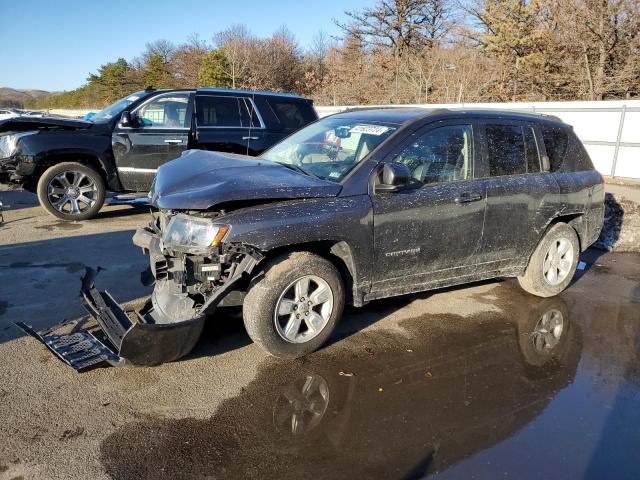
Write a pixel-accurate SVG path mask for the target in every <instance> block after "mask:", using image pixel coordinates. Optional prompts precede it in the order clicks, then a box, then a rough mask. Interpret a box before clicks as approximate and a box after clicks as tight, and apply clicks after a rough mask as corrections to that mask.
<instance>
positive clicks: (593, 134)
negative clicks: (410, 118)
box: [316, 100, 640, 179]
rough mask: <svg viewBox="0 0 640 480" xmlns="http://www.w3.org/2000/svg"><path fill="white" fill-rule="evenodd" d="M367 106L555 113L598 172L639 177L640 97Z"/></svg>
mask: <svg viewBox="0 0 640 480" xmlns="http://www.w3.org/2000/svg"><path fill="white" fill-rule="evenodd" d="M364 106H365V105H362V106H359V107H364ZM366 106H367V107H375V106H379V107H393V106H397V107H400V106H412V107H424V108H458V109H459V108H465V109H500V110H513V111H521V112H533V113H542V114H549V115H555V116H557V117H559V118H560V119H562V121H563V122H565V123H568V124H569V125H572V126H573V128H574V130H575V132H576V134H577V135H578V137H579V138H580V140H582V143H584V146H585V147H586V149H587V151H588V152H589V156H590V157H591V160H592V161H593V164H594V166H595V167H596V169H597V170H598V171H599V172H600V173H602V174H603V175H607V176H611V177H625V178H634V179H640V100H615V101H600V102H531V103H456V104H423V105H366ZM349 108H358V107H356V106H351V107H345V106H340V107H322V106H316V110H317V111H318V115H320V116H321V117H324V116H327V115H331V114H332V113H338V112H341V111H344V110H347V109H349Z"/></svg>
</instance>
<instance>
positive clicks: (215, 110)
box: [196, 95, 260, 128]
mask: <svg viewBox="0 0 640 480" xmlns="http://www.w3.org/2000/svg"><path fill="white" fill-rule="evenodd" d="M196 119H197V121H198V126H199V127H236V128H248V127H252V128H258V127H260V120H259V119H258V115H257V114H256V112H255V110H254V109H253V105H252V104H251V102H250V101H249V100H247V99H245V98H240V97H223V96H214V95H199V96H196Z"/></svg>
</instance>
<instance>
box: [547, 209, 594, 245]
mask: <svg viewBox="0 0 640 480" xmlns="http://www.w3.org/2000/svg"><path fill="white" fill-rule="evenodd" d="M556 223H566V224H567V225H569V226H570V227H571V228H573V229H574V230H575V232H576V235H577V236H578V245H579V246H580V251H581V252H583V251H584V246H583V245H584V244H585V242H584V238H585V235H586V230H585V229H586V225H585V222H584V213H571V214H567V215H558V216H556V217H554V218H552V219H551V221H550V222H549V223H548V224H547V226H546V228H545V229H544V232H543V234H542V236H541V237H540V238H539V239H538V243H539V242H540V240H542V239H543V238H544V236H545V235H546V233H547V231H549V229H550V228H551V227H553V226H554V225H555V224H556ZM536 245H537V244H536Z"/></svg>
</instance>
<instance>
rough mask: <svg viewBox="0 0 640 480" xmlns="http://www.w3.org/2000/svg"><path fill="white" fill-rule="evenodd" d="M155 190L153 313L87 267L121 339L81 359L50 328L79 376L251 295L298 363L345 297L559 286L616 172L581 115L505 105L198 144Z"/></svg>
mask: <svg viewBox="0 0 640 480" xmlns="http://www.w3.org/2000/svg"><path fill="white" fill-rule="evenodd" d="M149 196H150V199H151V203H152V204H153V205H154V206H155V207H157V208H158V209H159V213H158V215H157V217H156V219H155V220H154V221H153V222H152V223H151V224H150V225H149V226H148V227H146V228H140V229H138V230H137V232H136V234H135V236H134V238H133V241H134V243H135V244H136V245H138V246H140V247H142V248H143V250H144V251H145V252H148V254H149V263H150V268H149V271H148V272H147V275H145V276H144V277H145V278H146V279H148V280H150V281H155V287H154V291H153V293H152V295H151V297H150V298H149V299H148V300H147V303H146V304H145V306H144V307H143V308H142V309H141V310H140V311H138V312H137V316H135V315H133V316H127V315H126V314H125V312H124V311H123V310H122V309H121V308H120V307H119V306H118V305H117V303H116V302H115V300H114V299H113V298H111V297H110V296H109V295H108V294H106V293H100V292H98V291H97V290H96V288H95V286H94V285H93V276H92V275H87V277H85V281H84V282H83V287H82V292H83V296H84V298H85V304H86V306H87V309H88V310H89V311H90V312H92V314H93V316H94V317H95V318H96V320H97V322H98V324H99V325H100V326H101V328H102V329H103V330H104V331H105V333H106V334H107V337H108V338H109V339H110V345H111V347H109V348H107V347H106V346H104V345H102V344H101V345H102V346H99V347H96V349H95V351H97V352H101V353H100V354H99V355H98V354H95V355H93V354H92V355H86V356H82V357H81V359H82V362H76V363H75V364H74V362H73V361H70V359H71V357H65V356H64V350H65V349H69V348H71V349H74V348H76V347H74V346H73V344H74V342H69V341H68V339H62V340H60V339H56V340H51V339H46V338H42V337H40V338H41V340H43V342H44V343H45V344H46V345H47V346H48V347H49V348H51V349H52V350H54V351H56V348H57V347H56V345H57V344H56V342H58V340H60V342H59V343H60V345H59V349H61V350H62V352H60V351H58V354H59V355H60V356H61V357H63V358H66V360H67V361H68V362H69V363H70V364H71V365H73V366H74V367H75V368H85V367H87V366H88V365H91V364H94V363H97V362H100V361H104V359H105V358H107V359H108V361H110V362H112V363H118V362H119V361H120V359H121V358H125V359H127V360H128V361H130V362H133V363H143V364H149V363H150V364H153V363H159V362H162V361H168V360H173V359H176V358H179V357H180V356H182V355H185V354H186V353H188V352H189V351H190V350H191V348H192V347H193V345H194V344H195V342H196V340H197V339H198V337H199V335H200V332H201V331H202V327H203V324H204V321H205V318H206V316H207V315H209V316H210V315H211V314H212V313H214V311H215V309H216V307H217V306H233V305H235V306H239V305H242V308H243V317H244V323H245V326H246V329H247V332H248V333H249V336H250V337H251V338H252V339H253V340H254V341H255V342H256V343H258V344H259V345H260V346H262V347H263V348H264V349H265V350H266V351H267V352H269V353H271V354H273V355H276V356H279V357H286V358H294V357H299V356H302V355H305V354H307V353H310V352H312V351H314V350H316V349H317V348H319V347H320V346H321V345H322V344H323V343H324V342H325V341H326V340H327V339H328V338H329V336H330V335H331V333H332V331H333V329H334V327H335V326H336V323H337V322H338V321H339V319H340V317H341V316H342V311H343V308H344V306H345V305H346V304H351V305H354V306H356V307H357V306H361V305H364V304H365V303H367V302H369V301H371V300H374V299H380V298H385V297H392V296H396V295H403V294H408V293H413V292H419V291H425V290H430V289H435V288H441V287H448V286H453V285H461V284H465V283H469V282H474V281H479V280H485V279H490V278H498V277H516V278H517V279H518V282H519V284H520V286H521V287H522V288H523V289H524V290H525V291H526V292H528V293H530V294H533V295H537V296H540V297H550V296H554V295H557V294H559V293H560V292H562V291H563V290H564V289H565V288H567V287H568V286H569V284H570V282H571V280H572V278H573V275H574V273H575V271H576V267H577V265H578V257H579V255H580V252H581V251H583V250H585V249H586V248H587V247H589V245H591V244H592V243H593V242H594V241H595V240H596V239H597V238H598V234H599V232H600V229H601V227H602V223H603V215H604V203H603V201H604V184H603V179H602V177H601V175H600V174H599V173H598V172H597V171H595V170H594V168H593V165H592V164H591V160H590V159H589V156H588V155H587V153H586V151H585V149H584V147H583V146H582V144H581V143H580V140H579V139H578V138H577V137H576V135H575V133H574V132H573V129H572V128H571V127H570V126H569V125H566V124H564V123H562V122H561V121H559V120H558V119H557V118H554V117H547V116H541V115H532V114H521V113H507V112H499V111H472V110H469V111H464V110H463V111H456V110H425V109H416V108H400V109H371V110H356V111H349V112H344V113H340V114H337V115H332V116H329V117H326V118H323V119H321V120H319V121H317V122H315V123H313V124H311V125H309V126H307V127H305V128H303V129H301V130H299V131H298V132H296V133H294V134H293V135H291V136H290V137H288V138H287V139H285V140H283V141H282V142H280V143H278V144H276V145H275V146H273V147H272V148H271V149H269V150H267V151H266V152H264V153H263V154H261V155H260V156H259V157H258V158H252V157H247V156H240V155H231V154H227V153H221V152H202V151H197V150H191V151H188V152H185V153H184V154H183V155H182V156H181V157H180V158H179V159H176V160H173V161H171V162H169V163H167V164H165V165H163V166H162V167H160V169H159V170H158V174H157V176H156V179H155V182H154V186H153V188H152V190H151V192H150V194H149ZM132 318H133V319H134V320H132ZM545 328H546V329H547V330H546V331H547V333H549V334H550V335H551V336H559V335H560V334H561V333H562V332H561V327H560V326H558V325H548V326H547V327H545ZM27 331H28V330H27ZM30 333H32V334H33V332H30ZM37 338H38V337H37ZM77 338H78V339H79V340H78V341H80V340H82V339H81V338H80V337H77ZM88 340H89V341H88V342H87V345H95V344H96V343H95V341H94V340H91V339H88ZM74 352H75V350H74ZM105 352H106V353H105ZM105 356H106V357H105ZM74 358H75V357H74ZM71 360H72V359H71Z"/></svg>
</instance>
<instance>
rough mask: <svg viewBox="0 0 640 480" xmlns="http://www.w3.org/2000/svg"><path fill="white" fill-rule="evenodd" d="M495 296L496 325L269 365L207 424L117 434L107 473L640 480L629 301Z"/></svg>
mask: <svg viewBox="0 0 640 480" xmlns="http://www.w3.org/2000/svg"><path fill="white" fill-rule="evenodd" d="M494 290H496V292H498V293H495V292H492V293H491V295H489V296H487V298H491V299H493V298H495V295H497V296H498V298H499V302H498V303H499V304H500V307H501V312H499V313H497V312H495V311H493V312H485V313H480V314H478V315H473V316H471V317H462V316H457V315H451V314H449V315H428V316H425V318H413V319H409V320H403V321H401V322H400V323H401V325H400V326H401V327H402V328H403V329H405V330H406V332H408V335H398V334H396V333H393V332H389V331H385V330H373V331H370V330H367V331H361V332H358V333H355V332H348V331H347V332H346V333H343V338H342V340H341V341H339V342H336V343H334V344H333V345H331V346H329V347H328V348H326V349H324V350H321V351H319V352H317V353H315V354H313V355H310V356H308V357H306V358H304V359H300V360H296V361H293V362H292V361H281V360H277V359H268V360H267V361H265V362H264V363H263V364H262V365H261V367H260V373H259V374H258V376H257V378H256V379H255V380H254V381H253V382H252V383H251V384H249V386H248V387H247V388H246V389H245V390H244V391H243V393H242V394H240V395H239V396H238V397H235V398H231V399H228V400H226V401H224V402H223V404H222V406H221V407H220V408H218V410H217V411H216V413H215V414H214V416H213V417H211V418H210V419H207V420H200V419H194V418H184V419H164V418H150V419H147V420H144V421H141V422H137V423H129V424H126V425H124V426H122V427H120V429H118V430H116V431H115V432H114V433H113V434H111V435H110V436H109V437H107V438H106V439H105V440H104V441H103V443H102V445H101V460H102V463H103V466H104V468H105V470H106V471H107V473H108V474H109V475H111V476H112V477H113V478H117V479H128V478H131V479H133V478H136V479H137V478H149V479H151V478H153V479H159V478H421V477H423V476H427V475H433V476H435V477H447V478H449V477H450V478H497V477H502V476H509V477H512V478H578V477H579V478H638V473H639V472H640V456H639V455H638V453H640V429H639V428H638V427H639V426H640V354H638V351H639V349H640V321H639V318H638V311H639V309H638V307H639V306H640V305H639V304H638V303H637V302H635V301H632V302H631V304H630V305H625V306H623V307H620V306H619V305H615V304H608V303H606V302H604V303H602V302H599V303H593V304H588V303H584V302H578V301H577V300H576V298H574V297H572V296H571V295H565V296H562V297H555V298H548V299H541V298H535V297H530V296H527V295H524V294H521V293H519V292H518V291H517V289H514V288H512V287H511V286H504V285H499V286H498V287H496V288H495V289H494ZM480 300H481V301H482V299H480ZM493 303H495V301H494V302H493ZM374 308H375V307H374ZM358 315H366V314H357V313H356V314H355V316H356V317H357V316H358ZM603 318H607V319H608V320H607V321H606V322H603V321H601V320H602V319H603ZM351 333H353V334H351Z"/></svg>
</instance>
